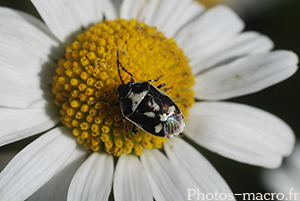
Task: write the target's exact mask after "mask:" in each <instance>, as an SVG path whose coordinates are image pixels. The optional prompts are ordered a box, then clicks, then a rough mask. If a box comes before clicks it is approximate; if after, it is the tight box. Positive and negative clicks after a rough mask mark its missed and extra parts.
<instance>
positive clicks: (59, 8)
mask: <svg viewBox="0 0 300 201" xmlns="http://www.w3.org/2000/svg"><path fill="white" fill-rule="evenodd" d="M31 1H32V3H33V4H34V6H35V7H36V9H37V11H38V12H39V14H40V15H41V17H42V18H43V20H44V21H45V23H46V24H47V26H48V27H49V29H50V30H51V31H52V33H53V34H54V35H55V36H56V37H57V38H58V39H59V40H60V41H61V42H70V40H71V38H74V36H75V34H76V32H78V31H79V30H80V28H81V27H80V26H81V24H80V21H78V18H77V17H76V16H74V13H73V12H72V8H73V6H72V3H71V2H70V1H69V0H64V1H53V2H51V3H50V2H49V1H47V0H31Z"/></svg>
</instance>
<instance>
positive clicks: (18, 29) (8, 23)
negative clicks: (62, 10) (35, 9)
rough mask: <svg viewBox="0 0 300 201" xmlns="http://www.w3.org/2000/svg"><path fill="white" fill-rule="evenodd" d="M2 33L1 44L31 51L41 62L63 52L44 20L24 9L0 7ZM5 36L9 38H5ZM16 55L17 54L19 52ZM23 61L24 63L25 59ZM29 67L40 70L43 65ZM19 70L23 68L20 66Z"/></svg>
mask: <svg viewBox="0 0 300 201" xmlns="http://www.w3.org/2000/svg"><path fill="white" fill-rule="evenodd" d="M0 33H1V34H2V35H3V36H1V37H0V39H1V40H0V42H1V46H2V43H3V44H6V45H10V46H13V47H15V51H17V50H18V48H20V50H19V51H17V53H24V54H28V53H30V54H31V57H36V59H37V58H39V60H40V62H41V61H43V62H44V61H48V60H49V58H50V59H57V58H59V57H60V56H61V53H62V52H61V51H60V50H59V49H58V48H59V45H60V43H59V42H58V41H57V40H56V39H55V37H54V36H53V35H52V34H51V32H50V30H49V29H48V27H46V26H45V24H44V23H43V22H42V21H40V20H38V19H37V18H35V17H33V16H31V15H29V14H27V13H24V12H22V11H18V10H14V9H10V8H5V7H0ZM4 36H5V37H7V38H3V37H4ZM7 40H11V41H7ZM13 47H11V48H13ZM1 49H4V48H1ZM53 50H55V51H53ZM30 54H29V55H30ZM15 55H16V56H17V54H15ZM1 56H2V54H1ZM1 59H5V57H1ZM22 63H23V65H24V61H22ZM22 63H20V64H22ZM28 68H32V69H31V70H34V69H36V68H37V69H39V70H40V68H41V67H40V66H28ZM19 70H21V71H22V70H23V69H22V68H20V67H19Z"/></svg>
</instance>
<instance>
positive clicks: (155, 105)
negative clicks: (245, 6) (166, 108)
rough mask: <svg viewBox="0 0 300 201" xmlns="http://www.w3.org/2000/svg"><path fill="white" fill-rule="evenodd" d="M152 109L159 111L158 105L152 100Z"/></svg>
mask: <svg viewBox="0 0 300 201" xmlns="http://www.w3.org/2000/svg"><path fill="white" fill-rule="evenodd" d="M153 108H154V109H155V110H156V111H159V109H160V107H159V105H158V104H157V103H156V102H154V100H153Z"/></svg>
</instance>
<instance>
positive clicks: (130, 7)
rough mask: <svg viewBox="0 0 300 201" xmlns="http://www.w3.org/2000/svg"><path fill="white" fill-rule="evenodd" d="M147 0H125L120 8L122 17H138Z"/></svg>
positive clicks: (128, 18)
mask: <svg viewBox="0 0 300 201" xmlns="http://www.w3.org/2000/svg"><path fill="white" fill-rule="evenodd" d="M145 4H146V0H124V1H123V2H122V5H121V9H120V17H121V18H123V19H126V20H130V19H131V18H134V19H138V17H139V15H140V13H141V12H142V9H143V7H144V6H145Z"/></svg>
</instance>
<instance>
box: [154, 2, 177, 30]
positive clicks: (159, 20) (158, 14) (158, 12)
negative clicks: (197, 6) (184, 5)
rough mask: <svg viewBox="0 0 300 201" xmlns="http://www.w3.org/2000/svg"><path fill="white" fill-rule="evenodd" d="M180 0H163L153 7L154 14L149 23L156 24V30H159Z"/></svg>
mask: <svg viewBox="0 0 300 201" xmlns="http://www.w3.org/2000/svg"><path fill="white" fill-rule="evenodd" d="M179 2H180V0H163V1H160V2H159V4H158V5H157V6H156V8H155V11H154V12H155V14H154V15H152V16H153V18H152V19H151V22H150V24H149V25H151V26H156V27H157V28H158V30H161V28H162V27H163V25H164V24H165V23H166V22H167V21H168V19H169V17H170V16H172V12H174V9H175V8H176V4H178V3H179Z"/></svg>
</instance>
